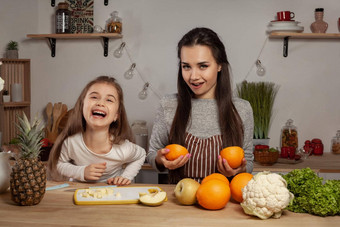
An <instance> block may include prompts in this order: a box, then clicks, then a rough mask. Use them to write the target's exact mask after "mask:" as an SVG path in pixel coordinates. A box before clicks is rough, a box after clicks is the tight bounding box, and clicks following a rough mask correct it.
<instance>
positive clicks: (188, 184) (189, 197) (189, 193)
mask: <svg viewBox="0 0 340 227" xmlns="http://www.w3.org/2000/svg"><path fill="white" fill-rule="evenodd" d="M199 186H200V183H198V182H197V181H195V180H194V179H191V178H184V179H182V180H180V181H179V182H178V183H177V185H176V187H175V190H174V192H175V196H176V198H177V200H178V201H179V202H180V203H181V204H183V205H193V204H195V203H196V192H197V189H198V187H199Z"/></svg>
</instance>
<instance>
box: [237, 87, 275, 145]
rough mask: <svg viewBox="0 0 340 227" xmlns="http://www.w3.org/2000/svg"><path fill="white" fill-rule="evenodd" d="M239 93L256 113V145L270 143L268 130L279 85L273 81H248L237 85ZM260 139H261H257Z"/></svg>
mask: <svg viewBox="0 0 340 227" xmlns="http://www.w3.org/2000/svg"><path fill="white" fill-rule="evenodd" d="M236 89H237V95H238V96H239V97H240V98H242V99H245V100H247V101H248V102H249V103H250V105H251V107H252V108H253V114H254V137H253V138H254V139H255V141H254V145H256V144H266V145H268V144H269V137H268V132H269V128H270V124H271V117H272V108H273V104H274V100H275V97H276V94H277V92H278V86H276V85H275V84H274V83H271V82H263V81H262V82H247V81H243V82H242V83H240V84H237V85H236ZM258 139H260V141H256V140H258Z"/></svg>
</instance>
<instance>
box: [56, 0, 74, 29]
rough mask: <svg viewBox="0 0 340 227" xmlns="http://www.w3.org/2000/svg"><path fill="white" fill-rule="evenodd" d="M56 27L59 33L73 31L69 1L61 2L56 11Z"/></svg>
mask: <svg viewBox="0 0 340 227" xmlns="http://www.w3.org/2000/svg"><path fill="white" fill-rule="evenodd" d="M55 29H56V31H55V32H56V33H57V34H64V33H70V32H71V12H70V11H69V10H68V3H66V2H60V3H59V4H58V9H57V11H56V13H55Z"/></svg>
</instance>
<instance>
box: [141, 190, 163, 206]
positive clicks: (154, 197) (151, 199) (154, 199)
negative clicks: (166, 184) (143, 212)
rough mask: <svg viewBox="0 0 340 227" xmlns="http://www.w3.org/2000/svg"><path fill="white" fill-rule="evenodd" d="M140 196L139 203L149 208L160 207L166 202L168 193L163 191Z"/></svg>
mask: <svg viewBox="0 0 340 227" xmlns="http://www.w3.org/2000/svg"><path fill="white" fill-rule="evenodd" d="M139 195H140V197H139V201H140V202H141V203H143V204H144V205H147V206H159V205H161V204H162V203H163V202H164V201H165V200H166V192H163V191H158V192H155V193H150V194H141V193H140V194H139Z"/></svg>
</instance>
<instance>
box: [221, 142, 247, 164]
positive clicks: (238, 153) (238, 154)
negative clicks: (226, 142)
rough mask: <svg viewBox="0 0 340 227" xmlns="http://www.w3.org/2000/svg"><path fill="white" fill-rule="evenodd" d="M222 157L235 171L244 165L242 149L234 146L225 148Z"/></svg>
mask: <svg viewBox="0 0 340 227" xmlns="http://www.w3.org/2000/svg"><path fill="white" fill-rule="evenodd" d="M220 155H221V157H222V158H224V159H225V160H227V162H228V164H229V166H230V167H231V168H233V169H235V168H237V167H239V166H240V165H241V164H242V159H243V158H244V151H243V149H242V148H241V147H238V146H232V147H226V148H224V149H223V150H222V151H221V153H220Z"/></svg>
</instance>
